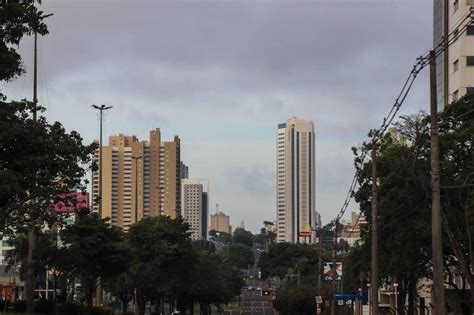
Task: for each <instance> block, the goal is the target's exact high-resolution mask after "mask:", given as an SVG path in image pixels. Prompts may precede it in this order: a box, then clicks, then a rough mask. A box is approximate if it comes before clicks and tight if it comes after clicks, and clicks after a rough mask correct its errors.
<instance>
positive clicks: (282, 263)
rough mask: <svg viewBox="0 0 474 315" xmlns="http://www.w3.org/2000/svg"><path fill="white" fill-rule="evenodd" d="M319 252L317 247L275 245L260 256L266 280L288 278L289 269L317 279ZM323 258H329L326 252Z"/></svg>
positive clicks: (263, 275) (260, 263)
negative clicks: (275, 277)
mask: <svg viewBox="0 0 474 315" xmlns="http://www.w3.org/2000/svg"><path fill="white" fill-rule="evenodd" d="M318 257H319V251H318V247H317V246H316V245H311V244H291V243H275V244H272V245H270V247H269V249H268V251H267V252H263V253H262V254H261V255H260V259H259V263H258V264H259V267H260V269H261V271H262V277H263V278H264V279H266V278H268V277H274V276H278V277H280V278H281V279H284V278H285V277H286V274H287V272H288V269H289V268H292V269H295V268H299V269H300V270H299V271H300V273H301V274H302V275H303V276H311V277H313V278H315V279H316V277H317V272H315V271H316V270H318V269H317V266H318ZM323 257H329V253H328V252H327V251H324V255H323Z"/></svg>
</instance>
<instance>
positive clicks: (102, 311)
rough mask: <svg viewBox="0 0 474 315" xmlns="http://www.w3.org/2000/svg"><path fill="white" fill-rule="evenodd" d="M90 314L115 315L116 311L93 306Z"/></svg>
mask: <svg viewBox="0 0 474 315" xmlns="http://www.w3.org/2000/svg"><path fill="white" fill-rule="evenodd" d="M90 315H114V311H112V310H111V309H109V308H102V307H93V308H92V309H91V312H90Z"/></svg>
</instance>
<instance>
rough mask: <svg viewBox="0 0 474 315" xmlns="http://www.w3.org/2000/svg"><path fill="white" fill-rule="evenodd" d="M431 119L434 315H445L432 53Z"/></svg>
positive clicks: (432, 294)
mask: <svg viewBox="0 0 474 315" xmlns="http://www.w3.org/2000/svg"><path fill="white" fill-rule="evenodd" d="M430 119H431V128H430V129H431V130H430V131H431V235H432V246H433V289H432V291H431V300H432V303H433V315H444V314H445V313H446V311H445V297H444V285H443V282H444V271H443V238H442V237H443V235H442V228H441V197H440V172H439V130H438V100H437V95H436V54H435V51H434V50H431V51H430Z"/></svg>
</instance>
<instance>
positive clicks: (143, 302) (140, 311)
mask: <svg viewBox="0 0 474 315" xmlns="http://www.w3.org/2000/svg"><path fill="white" fill-rule="evenodd" d="M145 309H146V299H145V297H144V296H143V295H141V294H140V293H139V294H138V314H139V315H145Z"/></svg>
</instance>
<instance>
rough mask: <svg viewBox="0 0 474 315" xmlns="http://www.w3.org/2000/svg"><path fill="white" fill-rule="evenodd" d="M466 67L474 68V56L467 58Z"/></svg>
mask: <svg viewBox="0 0 474 315" xmlns="http://www.w3.org/2000/svg"><path fill="white" fill-rule="evenodd" d="M466 66H468V67H470V66H474V56H467V57H466Z"/></svg>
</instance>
